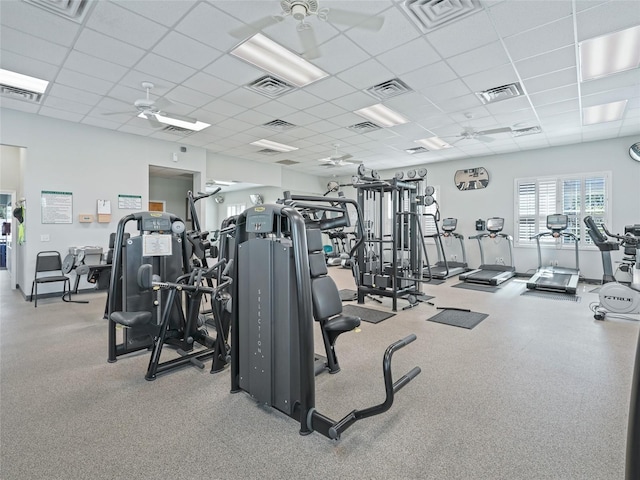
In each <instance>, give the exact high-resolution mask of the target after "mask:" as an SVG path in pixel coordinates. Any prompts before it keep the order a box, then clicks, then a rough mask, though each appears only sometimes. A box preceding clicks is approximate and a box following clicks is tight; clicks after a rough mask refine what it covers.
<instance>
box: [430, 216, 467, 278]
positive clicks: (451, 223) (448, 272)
mask: <svg viewBox="0 0 640 480" xmlns="http://www.w3.org/2000/svg"><path fill="white" fill-rule="evenodd" d="M457 226H458V219H456V218H445V219H443V220H442V233H439V234H437V235H438V236H439V237H440V238H439V239H436V248H437V250H438V261H437V262H436V263H435V265H432V266H431V277H432V278H437V279H438V280H444V279H445V278H449V277H453V276H454V275H459V274H461V273H464V272H466V271H467V270H468V267H467V252H466V251H465V249H464V237H463V236H462V235H460V234H459V233H456V231H455V230H456V227H457ZM447 237H452V238H455V239H456V240H458V241H459V242H460V250H461V251H462V261H461V262H458V261H448V260H447V255H446V253H445V251H444V247H443V245H442V241H438V240H441V239H442V238H447ZM426 270H427V269H425V274H426Z"/></svg>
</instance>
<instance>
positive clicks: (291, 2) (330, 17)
mask: <svg viewBox="0 0 640 480" xmlns="http://www.w3.org/2000/svg"><path fill="white" fill-rule="evenodd" d="M319 3H320V2H319V1H318V0H280V7H281V8H282V13H281V14H280V15H271V16H269V17H264V18H261V19H259V20H256V21H254V22H251V23H249V24H247V25H243V26H242V27H239V28H236V29H234V30H231V31H230V32H229V34H230V35H231V36H233V37H236V38H246V37H250V36H252V35H255V34H256V33H258V32H260V31H262V30H263V29H264V28H267V27H269V26H271V25H275V24H276V23H280V22H282V21H283V20H285V18H286V17H289V16H290V17H293V18H294V19H295V20H296V21H298V22H299V23H298V25H297V27H296V30H297V31H298V35H299V36H300V42H301V44H302V48H303V51H304V53H303V56H304V57H305V58H307V59H313V58H318V57H319V56H320V51H319V49H318V43H317V41H316V37H315V34H314V32H313V27H312V25H311V24H310V23H307V22H306V20H307V18H309V17H312V16H316V17H318V18H319V19H320V20H322V21H325V22H328V23H335V24H337V25H344V26H347V27H354V28H362V29H366V30H372V31H376V32H377V31H378V30H380V29H381V28H382V25H383V24H384V17H381V16H375V15H368V14H366V13H362V12H357V11H351V10H342V9H338V8H327V7H324V8H320V5H319Z"/></svg>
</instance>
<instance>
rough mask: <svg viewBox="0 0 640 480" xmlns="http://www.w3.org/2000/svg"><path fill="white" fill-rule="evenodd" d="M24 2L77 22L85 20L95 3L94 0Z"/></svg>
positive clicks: (35, 0)
mask: <svg viewBox="0 0 640 480" xmlns="http://www.w3.org/2000/svg"><path fill="white" fill-rule="evenodd" d="M24 2H25V3H28V4H30V5H33V6H34V7H38V8H41V9H43V10H46V11H47V12H49V13H53V14H54V15H59V16H61V17H63V18H66V19H67V20H73V21H74V22H76V23H82V22H83V21H84V18H85V17H86V16H87V13H88V12H89V10H90V9H91V6H92V5H93V3H94V2H93V0H64V1H61V0H24Z"/></svg>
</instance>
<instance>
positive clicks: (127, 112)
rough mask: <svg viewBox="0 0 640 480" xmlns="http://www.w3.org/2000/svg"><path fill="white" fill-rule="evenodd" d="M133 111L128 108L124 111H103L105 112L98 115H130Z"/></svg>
mask: <svg viewBox="0 0 640 480" xmlns="http://www.w3.org/2000/svg"><path fill="white" fill-rule="evenodd" d="M133 113H135V112H132V111H131V110H128V111H126V112H105V113H101V114H100V115H125V114H127V115H132V114H133Z"/></svg>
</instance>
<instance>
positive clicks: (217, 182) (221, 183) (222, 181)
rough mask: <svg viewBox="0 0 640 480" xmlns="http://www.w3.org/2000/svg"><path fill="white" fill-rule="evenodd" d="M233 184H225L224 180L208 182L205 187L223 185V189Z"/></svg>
mask: <svg viewBox="0 0 640 480" xmlns="http://www.w3.org/2000/svg"><path fill="white" fill-rule="evenodd" d="M234 183H235V182H227V181H226V180H209V181H208V182H207V183H206V185H224V186H225V187H228V186H229V185H233V184H234Z"/></svg>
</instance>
